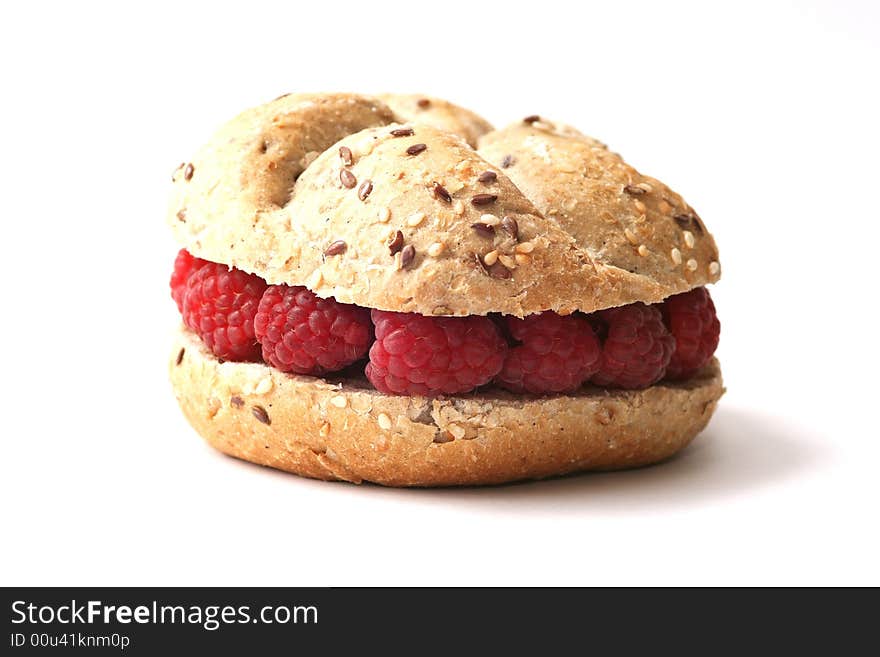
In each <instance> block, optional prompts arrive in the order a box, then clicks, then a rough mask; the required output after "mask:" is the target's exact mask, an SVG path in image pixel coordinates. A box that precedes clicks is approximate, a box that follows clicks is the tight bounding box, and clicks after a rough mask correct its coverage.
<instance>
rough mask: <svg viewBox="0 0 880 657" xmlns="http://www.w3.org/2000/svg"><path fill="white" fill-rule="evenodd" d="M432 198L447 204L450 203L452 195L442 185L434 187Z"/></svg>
mask: <svg viewBox="0 0 880 657" xmlns="http://www.w3.org/2000/svg"><path fill="white" fill-rule="evenodd" d="M434 196H436V197H437V198H439V199H440V200H442V201H446V202H447V203H452V195H451V194H450V193H449V192H448V191H446V188H445V187H444V186H443V185H434Z"/></svg>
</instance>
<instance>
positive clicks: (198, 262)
mask: <svg viewBox="0 0 880 657" xmlns="http://www.w3.org/2000/svg"><path fill="white" fill-rule="evenodd" d="M207 263H208V261H207V260H202V259H201V258H196V257H195V256H193V255H191V254H190V252H189V251H187V250H186V249H181V250H180V251H178V252H177V257H176V258H175V259H174V271H173V272H172V273H171V298H172V299H174V303H176V304H177V310H179V311H180V312H181V313H182V312H183V295H184V293H185V292H186V281H187V279H188V278H189V277H190V274H192V273H193V272H194V271H195V270H197V269H199V268H200V267H201V266H202V265H205V264H207Z"/></svg>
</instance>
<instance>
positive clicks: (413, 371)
mask: <svg viewBox="0 0 880 657" xmlns="http://www.w3.org/2000/svg"><path fill="white" fill-rule="evenodd" d="M171 297H172V298H173V299H174V301H175V303H176V304H177V308H178V310H179V311H180V312H181V315H182V317H183V322H184V325H185V326H186V327H187V328H189V329H190V330H192V331H193V332H195V333H196V334H198V335H199V337H200V338H201V339H202V341H203V342H204V343H205V345H206V346H207V347H208V348H209V349H210V350H211V351H212V353H213V354H214V355H215V356H217V357H218V358H221V359H224V360H233V361H255V362H259V361H262V362H265V363H267V364H268V365H271V366H272V367H275V368H277V369H279V370H281V371H283V372H293V373H296V374H305V375H312V376H322V375H326V374H332V373H334V372H339V371H341V370H343V369H345V368H348V367H354V366H358V365H361V366H362V365H363V362H364V361H365V360H366V361H367V362H366V365H365V367H364V373H365V374H366V377H367V379H368V380H369V381H370V383H371V384H372V385H373V387H374V388H375V389H376V390H378V391H380V392H383V393H387V394H396V395H424V396H436V395H455V394H463V393H467V392H471V391H473V390H475V389H476V388H479V387H481V386H486V385H490V384H494V385H497V386H499V387H502V388H505V389H506V390H510V391H511V392H515V393H531V394H539V395H540V394H559V393H572V392H575V391H576V390H578V389H579V388H580V387H581V386H583V385H585V384H592V385H597V386H601V387H604V388H623V389H639V388H647V387H648V386H651V385H654V384H655V383H657V382H658V381H661V380H664V379H666V380H676V381H682V380H686V379H689V378H691V377H693V376H694V375H695V374H696V373H697V372H699V371H700V370H701V369H702V368H703V367H704V366H705V365H706V364H707V363H708V362H709V361H710V360H711V358H712V355H713V354H714V353H715V349H716V348H717V346H718V338H719V334H720V330H721V326H720V323H719V322H718V317H717V316H716V314H715V305H714V304H713V303H712V297H711V296H709V292H708V290H706V289H705V288H702V287H701V288H696V289H694V290H690V291H689V292H685V293H683V294H677V295H674V296H672V297H669V298H668V299H666V300H665V301H663V302H662V303H658V304H653V305H646V304H643V303H633V304H630V305H627V306H621V307H619V308H610V309H607V310H600V311H598V312H595V313H591V314H585V313H580V312H576V313H573V314H571V315H565V316H563V315H558V314H556V313H554V312H551V311H546V312H542V313H538V314H536V315H530V316H528V317H525V318H523V319H518V318H515V317H506V316H500V315H499V316H490V317H480V316H470V317H427V316H424V315H418V314H414V313H396V312H388V311H384V310H375V309H373V310H370V309H369V308H362V307H360V306H355V305H351V304H345V303H339V302H338V301H336V300H335V299H333V298H329V299H322V298H320V297H318V296H317V295H315V294H314V293H313V292H311V291H310V290H308V289H306V288H305V287H301V286H295V285H267V284H266V282H265V281H264V280H263V279H262V278H260V277H259V276H257V275H255V274H248V273H245V272H243V271H241V270H239V269H235V268H229V267H227V266H226V265H221V264H217V263H214V262H209V261H207V260H202V259H200V258H196V257H194V256H192V255H190V253H189V252H187V251H186V250H185V249H181V250H180V252H179V253H178V254H177V258H176V259H175V262H174V271H173V273H172V275H171Z"/></svg>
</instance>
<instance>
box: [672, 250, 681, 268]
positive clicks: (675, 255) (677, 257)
mask: <svg viewBox="0 0 880 657" xmlns="http://www.w3.org/2000/svg"><path fill="white" fill-rule="evenodd" d="M669 255H670V257H671V258H672V262H674V263H675V264H676V265H680V264H681V251H679V250H678V249H676V248H674V247H673V249H672V251H670V252H669Z"/></svg>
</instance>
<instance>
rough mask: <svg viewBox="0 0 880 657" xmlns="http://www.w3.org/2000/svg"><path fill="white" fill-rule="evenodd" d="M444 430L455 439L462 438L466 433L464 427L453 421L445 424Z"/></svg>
mask: <svg viewBox="0 0 880 657" xmlns="http://www.w3.org/2000/svg"><path fill="white" fill-rule="evenodd" d="M446 431H447V432H448V433H449V434H450V435H451V436H452V437H453V438H455V439H456V440H461V439H462V438H464V436H465V433H466V432H465V429H464V427H462V426H460V425H458V424H453V423H450V424H448V425H447V426H446Z"/></svg>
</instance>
